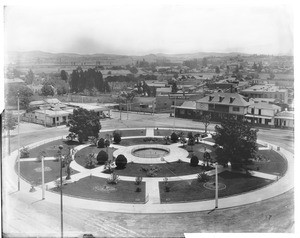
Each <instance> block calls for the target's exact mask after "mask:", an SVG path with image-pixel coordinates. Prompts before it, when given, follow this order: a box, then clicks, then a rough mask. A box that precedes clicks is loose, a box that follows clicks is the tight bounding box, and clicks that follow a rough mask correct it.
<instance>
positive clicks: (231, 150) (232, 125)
mask: <svg viewBox="0 0 300 238" xmlns="http://www.w3.org/2000/svg"><path fill="white" fill-rule="evenodd" d="M215 131H216V134H215V135H213V139H214V140H215V143H216V144H217V146H219V148H218V149H217V150H216V154H217V161H218V162H219V163H220V164H223V165H226V164H227V162H230V163H231V166H232V168H237V169H238V168H244V169H246V170H247V165H248V164H250V163H251V160H250V159H251V158H253V156H255V153H256V151H257V146H256V140H257V132H258V130H256V129H253V128H252V124H251V123H249V122H248V121H246V120H236V119H235V118H233V117H228V118H227V119H225V120H223V121H222V122H221V125H216V127H215Z"/></svg>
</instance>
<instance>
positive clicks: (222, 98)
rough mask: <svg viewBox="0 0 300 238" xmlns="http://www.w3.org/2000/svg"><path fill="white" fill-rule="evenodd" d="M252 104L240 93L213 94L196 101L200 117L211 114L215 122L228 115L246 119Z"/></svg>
mask: <svg viewBox="0 0 300 238" xmlns="http://www.w3.org/2000/svg"><path fill="white" fill-rule="evenodd" d="M249 105H250V102H249V101H248V100H247V98H245V97H243V96H242V95H240V94H238V93H221V92H217V93H213V94H210V95H207V96H206V97H204V98H201V99H199V100H197V101H196V110H197V111H198V113H199V116H200V117H201V116H202V115H205V114H210V115H211V119H212V120H213V121H220V120H221V119H222V118H224V117H225V116H228V115H233V116H235V117H236V118H237V119H241V118H244V116H245V115H246V114H247V112H248V106H249Z"/></svg>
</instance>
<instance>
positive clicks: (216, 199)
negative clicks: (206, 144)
mask: <svg viewBox="0 0 300 238" xmlns="http://www.w3.org/2000/svg"><path fill="white" fill-rule="evenodd" d="M215 166H216V170H215V171H216V176H215V178H216V181H215V187H216V193H215V208H218V196H219V194H218V192H219V184H218V163H216V164H215Z"/></svg>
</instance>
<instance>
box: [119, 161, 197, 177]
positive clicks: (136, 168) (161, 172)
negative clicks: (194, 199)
mask: <svg viewBox="0 0 300 238" xmlns="http://www.w3.org/2000/svg"><path fill="white" fill-rule="evenodd" d="M151 168H152V170H155V171H156V176H153V177H174V176H183V175H189V174H197V173H199V172H201V171H202V167H201V166H196V167H193V166H190V164H189V163H185V162H181V163H178V162H173V163H168V164H167V163H165V164H154V165H149V164H137V163H128V164H127V165H126V168H125V169H122V170H116V173H117V174H119V175H123V176H133V177H136V176H142V177H150V176H147V170H148V171H149V170H150V169H151ZM195 177H196V175H195Z"/></svg>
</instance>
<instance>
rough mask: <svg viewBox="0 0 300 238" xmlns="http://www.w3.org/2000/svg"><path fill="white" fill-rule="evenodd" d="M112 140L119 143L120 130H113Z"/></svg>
mask: <svg viewBox="0 0 300 238" xmlns="http://www.w3.org/2000/svg"><path fill="white" fill-rule="evenodd" d="M113 137H114V142H115V143H116V144H119V143H120V142H121V140H122V139H121V132H120V131H114V132H113Z"/></svg>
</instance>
